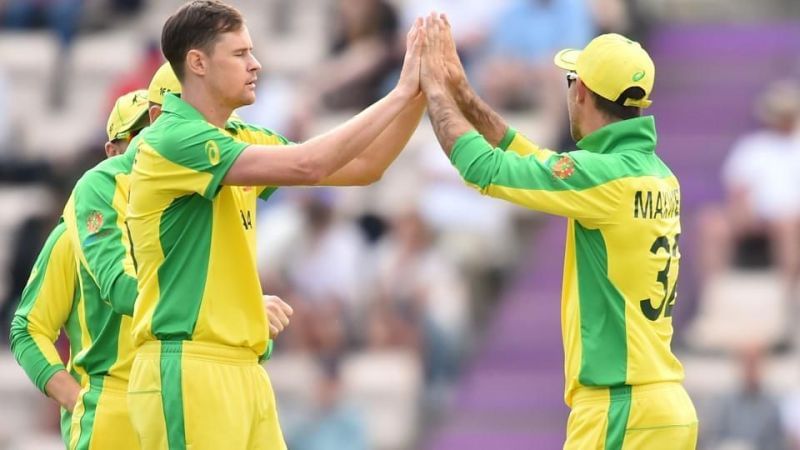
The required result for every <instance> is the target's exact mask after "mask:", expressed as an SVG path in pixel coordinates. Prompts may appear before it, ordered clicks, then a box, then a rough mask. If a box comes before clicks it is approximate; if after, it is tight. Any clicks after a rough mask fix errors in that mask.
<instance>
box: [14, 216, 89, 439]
mask: <svg viewBox="0 0 800 450" xmlns="http://www.w3.org/2000/svg"><path fill="white" fill-rule="evenodd" d="M65 230H66V226H65V225H64V223H63V222H59V224H58V225H57V226H56V227H55V228H54V229H53V231H52V232H50V236H49V237H48V238H47V241H46V242H45V244H44V247H42V250H41V252H40V253H39V256H38V257H37V258H36V262H35V264H34V266H33V270H32V271H31V275H30V278H29V279H28V284H27V286H26V287H25V289H24V290H23V291H22V298H21V299H20V304H19V306H18V307H17V311H16V312H15V313H14V318H13V319H12V322H11V352H12V353H13V354H14V358H16V360H17V362H18V363H19V365H20V366H21V367H22V369H23V370H24V371H25V373H26V374H27V375H28V377H29V378H30V379H31V381H32V382H33V384H34V385H35V386H36V387H37V388H39V390H40V391H42V392H43V393H45V394H46V393H47V392H46V391H45V386H46V385H47V382H48V381H50V378H52V377H53V375H55V374H56V372H59V371H61V370H67V371H68V372H69V373H70V374H71V375H72V376H73V377H74V378H75V379H76V380H77V381H78V382H79V383H80V384H81V385H83V384H84V382H85V377H83V376H82V375H85V373H83V374H79V372H78V371H77V370H76V369H75V367H73V366H72V360H73V356H74V355H76V354H78V353H79V352H80V342H81V328H80V325H79V323H78V314H77V312H76V311H77V307H78V304H79V298H80V289H79V287H78V281H77V275H76V263H75V254H74V252H73V251H72V246H71V244H70V242H69V239H68V238H67V235H66V234H65ZM62 328H64V329H65V331H66V333H67V337H68V338H69V343H70V357H69V360H68V362H67V366H66V367H65V366H64V364H63V363H62V361H61V358H60V357H59V355H58V351H57V350H56V347H55V341H56V339H57V338H58V335H59V333H60V330H61V329H62ZM70 416H71V414H70V413H69V412H67V411H65V410H63V409H62V421H61V432H62V435H63V437H64V442H65V443H67V442H69V438H68V437H69V421H70Z"/></svg>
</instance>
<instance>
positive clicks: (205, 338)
mask: <svg viewBox="0 0 800 450" xmlns="http://www.w3.org/2000/svg"><path fill="white" fill-rule="evenodd" d="M227 128H228V129H227V130H222V129H219V128H217V127H214V126H213V125H211V124H210V123H208V122H206V120H205V119H204V118H203V116H202V115H201V114H200V113H199V112H198V111H197V110H196V109H194V108H193V107H192V106H191V105H189V104H188V103H186V102H184V101H183V100H181V99H180V98H178V97H176V96H175V95H172V94H168V95H167V96H165V99H164V106H163V113H162V115H161V116H160V117H159V119H158V120H157V121H156V122H155V123H154V124H153V125H152V126H150V127H148V128H146V129H145V130H144V131H143V132H142V133H141V134H140V135H139V137H140V138H141V139H140V140H139V141H138V143H137V145H136V160H135V163H134V166H133V172H132V175H131V188H130V199H129V204H128V226H129V229H130V235H131V242H132V244H133V254H134V257H135V261H136V265H137V274H138V281H139V297H138V298H137V300H136V306H135V308H134V314H133V336H134V341H135V345H137V346H140V345H142V344H143V343H144V342H146V341H151V340H193V341H200V342H212V343H217V344H223V345H228V346H234V347H247V348H251V349H252V350H253V351H255V352H256V353H257V354H259V355H260V354H263V353H264V352H265V350H266V349H267V342H268V326H267V318H266V314H265V311H264V305H263V300H262V292H261V286H260V283H259V279H258V274H257V271H256V257H255V231H254V227H255V211H254V210H253V209H254V207H255V200H256V198H257V196H259V194H261V195H262V197H263V196H267V195H269V194H270V193H271V192H272V191H273V189H265V188H258V187H236V186H223V185H222V184H221V182H222V179H223V178H224V177H225V174H226V173H227V171H228V170H229V168H230V167H231V166H232V164H233V162H234V161H235V160H236V158H237V157H238V156H239V154H241V152H242V151H243V150H244V149H245V148H246V147H247V146H248V143H246V142H243V141H244V140H247V141H249V142H251V143H259V144H276V145H277V144H285V143H287V141H286V140H285V139H284V138H282V137H281V136H278V135H275V134H273V133H271V132H269V131H268V130H264V129H258V128H255V127H251V126H249V125H247V124H243V123H241V122H239V121H231V122H229V123H228V126H227Z"/></svg>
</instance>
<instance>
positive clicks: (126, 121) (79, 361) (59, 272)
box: [11, 91, 148, 446]
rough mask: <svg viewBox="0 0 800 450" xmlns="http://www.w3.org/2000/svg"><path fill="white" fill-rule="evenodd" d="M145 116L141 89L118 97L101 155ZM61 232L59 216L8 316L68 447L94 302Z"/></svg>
mask: <svg viewBox="0 0 800 450" xmlns="http://www.w3.org/2000/svg"><path fill="white" fill-rule="evenodd" d="M146 119H147V95H146V92H145V91H136V92H131V93H129V94H126V95H124V96H122V97H120V98H119V99H117V101H116V103H115V104H114V108H113V109H112V110H111V114H110V115H109V119H108V126H107V131H108V141H107V142H106V144H105V151H106V155H108V156H109V157H112V156H115V155H118V154H121V153H124V152H125V149H126V148H127V146H128V143H129V142H130V139H131V137H132V135H133V134H134V133H136V132H138V131H139V130H140V129H141V128H142V127H143V126H145V125H146V124H147V123H148V122H147V120H146ZM65 231H66V225H65V224H64V222H63V220H62V221H60V222H59V224H58V225H57V226H56V227H55V229H54V230H53V231H52V232H51V233H50V236H49V237H48V239H47V241H46V242H45V245H44V247H43V248H42V251H41V253H40V254H39V257H38V258H37V260H36V263H35V265H34V267H33V270H32V271H31V276H30V279H29V281H28V285H27V286H26V288H25V290H24V291H23V293H22V299H21V301H20V304H19V306H18V308H17V311H16V313H15V314H14V319H13V321H12V325H11V351H12V352H13V354H14V357H15V358H16V360H17V362H18V363H19V364H20V366H22V368H23V369H24V370H25V373H26V374H27V375H28V377H29V378H30V379H31V381H33V383H34V384H35V385H36V387H38V388H39V390H41V391H42V392H44V393H45V394H46V395H48V396H49V397H51V398H53V399H54V400H56V401H57V402H58V403H59V405H61V408H62V409H61V434H62V437H63V439H64V443H65V444H66V445H67V446H70V423H71V417H72V412H73V409H74V408H75V405H76V403H77V401H78V399H79V393H80V392H81V388H82V387H85V386H88V385H89V378H90V377H89V373H91V372H93V368H92V363H91V362H89V361H87V356H86V354H87V352H89V351H90V347H91V342H92V337H91V336H89V335H88V334H86V332H87V331H88V330H89V329H93V326H92V325H91V323H90V320H87V317H91V315H90V314H89V315H87V309H91V308H92V307H93V306H88V305H87V302H86V299H85V298H84V297H83V295H82V294H83V292H82V290H81V287H80V283H79V281H78V272H77V270H78V266H77V264H76V255H75V251H74V249H73V246H72V245H71V242H70V240H69V238H68V235H67V234H66V233H65ZM99 307H100V308H107V309H110V307H108V306H105V305H99ZM62 328H64V330H65V331H66V334H67V338H68V339H69V343H70V356H69V360H68V362H67V365H66V367H65V366H64V364H63V363H62V361H61V358H60V357H59V355H58V352H57V351H56V348H55V345H54V342H55V340H56V338H57V337H58V335H59V332H60V330H61V329H62ZM112 435H113V433H112Z"/></svg>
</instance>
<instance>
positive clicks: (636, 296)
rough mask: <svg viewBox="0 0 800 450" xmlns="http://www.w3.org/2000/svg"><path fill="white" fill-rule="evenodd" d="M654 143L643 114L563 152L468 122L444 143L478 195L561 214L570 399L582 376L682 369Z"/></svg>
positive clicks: (671, 248) (663, 172) (665, 374)
mask: <svg viewBox="0 0 800 450" xmlns="http://www.w3.org/2000/svg"><path fill="white" fill-rule="evenodd" d="M655 147H656V131H655V122H654V119H653V117H652V116H647V117H641V118H636V119H631V120H624V121H621V122H616V123H613V124H611V125H608V126H605V127H603V128H601V129H599V130H597V131H596V132H594V133H592V134H591V135H589V136H586V137H585V138H584V139H582V140H581V141H579V142H578V148H579V149H580V150H578V151H574V152H571V153H568V154H557V153H555V152H553V151H550V150H546V149H542V148H539V147H538V146H536V145H534V144H532V143H531V142H529V141H528V140H526V139H525V138H524V137H523V136H521V135H520V134H517V133H516V132H515V131H514V130H513V129H511V130H509V132H508V133H507V134H506V136H505V138H504V139H503V141H502V142H501V143H500V148H497V149H494V148H492V146H491V145H490V144H489V143H488V142H487V141H486V140H485V139H484V138H483V137H482V136H481V135H480V134H478V133H477V132H474V131H471V132H469V133H466V134H464V135H463V136H461V137H460V138H459V139H458V140H457V141H456V144H455V146H454V148H453V151H452V153H451V161H452V163H453V164H454V165H455V167H456V168H457V169H458V170H459V172H460V173H461V176H462V177H463V178H464V180H465V181H466V182H467V183H468V184H470V185H472V186H474V187H475V188H477V189H479V190H480V192H481V193H482V194H484V195H489V196H492V197H497V198H502V199H505V200H508V201H511V202H514V203H517V204H519V205H522V206H525V207H528V208H531V209H535V210H539V211H544V212H547V213H551V214H556V215H560V216H566V217H568V218H569V220H568V226H567V240H566V254H565V261H564V280H563V287H562V299H561V316H562V317H561V320H562V333H563V340H564V353H565V358H566V362H565V372H566V373H565V376H566V392H565V400H566V402H567V404H568V405H572V397H573V395H574V393H575V391H576V390H577V389H579V388H581V387H584V386H585V387H598V386H623V385H643V384H649V383H656V382H664V381H681V380H682V379H683V368H682V366H681V364H680V362H679V361H678V359H677V358H676V357H675V356H674V355H673V354H672V351H671V349H670V341H671V339H672V318H671V316H672V309H673V306H674V304H675V298H676V283H677V279H678V266H679V262H680V251H679V249H678V241H679V238H680V233H681V226H680V186H679V184H678V180H677V178H676V177H675V176H674V175H673V173H672V172H671V171H670V169H669V168H668V167H667V166H666V165H665V164H664V162H662V161H661V159H660V158H659V157H658V156H657V155H656V154H655ZM505 150H509V151H505Z"/></svg>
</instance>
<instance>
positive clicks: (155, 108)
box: [147, 104, 161, 124]
mask: <svg viewBox="0 0 800 450" xmlns="http://www.w3.org/2000/svg"><path fill="white" fill-rule="evenodd" d="M147 115H148V116H150V123H151V124H152V123H153V122H155V121H156V119H158V116H160V115H161V105H156V104H153V105H151V106H150V109H148V110H147Z"/></svg>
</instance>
